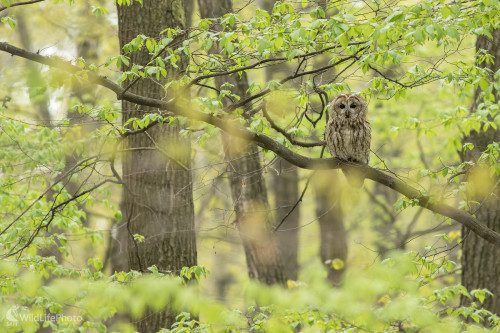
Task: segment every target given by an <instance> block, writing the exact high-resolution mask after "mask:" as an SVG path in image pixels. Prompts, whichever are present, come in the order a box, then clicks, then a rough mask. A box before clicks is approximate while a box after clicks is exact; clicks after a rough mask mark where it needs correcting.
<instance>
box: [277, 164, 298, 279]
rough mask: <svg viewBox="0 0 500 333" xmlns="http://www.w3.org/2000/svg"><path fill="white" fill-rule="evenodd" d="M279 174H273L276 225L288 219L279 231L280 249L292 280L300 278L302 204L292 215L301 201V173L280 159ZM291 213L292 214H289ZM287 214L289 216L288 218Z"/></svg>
mask: <svg viewBox="0 0 500 333" xmlns="http://www.w3.org/2000/svg"><path fill="white" fill-rule="evenodd" d="M274 168H276V169H277V170H278V172H279V174H276V173H275V172H272V178H271V181H272V190H273V191H274V207H275V209H276V214H275V216H276V223H275V224H276V225H279V224H280V223H281V221H282V220H283V219H284V218H285V217H286V220H285V221H284V222H283V224H282V225H281V226H280V228H279V229H278V231H277V236H278V237H277V238H278V248H279V251H280V254H281V258H282V260H283V269H284V271H285V274H286V276H287V277H288V279H290V280H294V281H295V280H297V279H298V278H299V262H298V256H299V218H300V204H299V205H297V207H295V209H294V210H293V211H292V212H291V213H290V210H291V209H292V208H293V206H294V205H295V204H296V203H297V201H298V200H299V172H298V170H297V167H296V166H295V165H292V164H290V163H289V162H287V161H285V160H284V159H282V158H279V159H278V160H277V161H276V163H275V164H274ZM289 213H290V214H289ZM287 214H289V215H288V216H287Z"/></svg>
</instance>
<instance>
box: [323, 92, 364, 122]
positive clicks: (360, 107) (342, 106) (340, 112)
mask: <svg viewBox="0 0 500 333" xmlns="http://www.w3.org/2000/svg"><path fill="white" fill-rule="evenodd" d="M367 112H368V105H367V104H366V101H365V100H364V99H363V98H362V97H361V96H359V95H355V94H342V95H338V96H337V97H336V98H335V99H334V100H333V102H332V104H331V106H330V116H331V117H332V118H333V117H335V118H337V119H339V118H340V119H345V120H346V121H353V120H357V119H364V118H366V113H367Z"/></svg>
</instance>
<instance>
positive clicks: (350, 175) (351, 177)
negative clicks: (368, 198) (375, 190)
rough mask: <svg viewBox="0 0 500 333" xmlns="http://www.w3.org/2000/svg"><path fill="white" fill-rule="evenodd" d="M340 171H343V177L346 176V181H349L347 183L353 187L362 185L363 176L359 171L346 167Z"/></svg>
mask: <svg viewBox="0 0 500 333" xmlns="http://www.w3.org/2000/svg"><path fill="white" fill-rule="evenodd" d="M342 172H343V173H344V175H345V178H347V182H348V183H349V185H351V186H352V187H355V188H362V187H363V183H364V181H365V177H363V175H362V174H361V172H358V171H357V170H347V169H342Z"/></svg>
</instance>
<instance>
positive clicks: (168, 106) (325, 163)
mask: <svg viewBox="0 0 500 333" xmlns="http://www.w3.org/2000/svg"><path fill="white" fill-rule="evenodd" d="M0 51H5V52H7V53H10V54H12V55H17V56H20V57H23V58H26V59H29V60H32V61H36V62H38V63H41V64H45V65H48V66H51V67H54V68H59V69H62V70H65V71H67V72H69V73H73V74H76V73H80V72H82V69H81V68H79V67H77V66H74V65H71V64H69V63H67V62H64V61H62V60H60V59H58V58H53V57H45V56H41V55H39V54H36V53H32V52H28V51H25V50H22V49H20V48H17V47H14V46H12V45H10V44H8V43H0ZM87 75H88V79H89V81H90V82H93V83H95V84H98V85H101V86H103V87H106V88H108V89H110V90H112V91H114V92H115V93H116V95H117V97H118V99H124V100H127V101H128V102H131V103H135V104H138V105H143V106H150V107H155V108H158V109H161V110H168V111H170V112H173V113H174V114H176V115H179V116H184V117H187V118H189V119H192V120H197V121H201V122H204V123H207V124H211V125H213V126H215V127H218V128H220V129H222V130H223V131H225V132H227V133H229V134H231V135H234V136H237V137H239V138H243V139H246V140H251V141H254V142H255V143H256V144H257V145H258V146H260V147H261V148H264V149H267V150H270V151H272V152H274V153H275V154H276V155H278V156H280V157H282V158H284V159H285V160H287V161H288V162H290V163H292V164H294V165H296V166H298V167H300V168H303V169H310V170H319V169H338V168H347V169H349V168H352V169H357V170H358V172H361V173H362V174H363V175H364V177H365V178H368V179H371V180H373V181H375V182H377V183H380V184H382V185H385V186H387V187H389V188H391V189H393V190H395V191H397V192H399V193H401V194H403V195H404V196H406V197H408V198H409V199H416V200H418V205H419V206H421V207H424V208H426V209H428V210H431V211H433V212H435V213H438V214H440V215H443V216H446V217H449V218H451V219H453V220H455V221H457V222H459V223H461V224H463V225H464V226H466V227H467V228H469V229H470V230H472V231H473V232H474V233H476V234H477V235H478V236H480V237H482V238H484V239H485V240H487V241H489V242H491V243H492V244H495V245H497V246H500V234H499V233H497V232H495V231H493V230H491V229H489V228H487V227H486V226H485V225H484V224H482V223H480V222H479V221H478V220H477V219H476V218H475V217H473V216H472V215H471V214H469V213H467V212H465V211H463V210H460V209H457V208H455V207H452V206H450V205H447V204H445V203H444V202H440V201H434V200H433V199H432V198H430V197H428V196H426V195H424V194H422V193H421V192H420V191H418V190H417V189H415V188H413V187H412V186H410V185H408V184H407V183H405V182H403V181H401V180H399V179H397V178H395V177H392V176H390V175H388V174H386V173H384V172H382V171H380V170H377V169H374V168H372V167H369V166H367V165H360V164H353V163H348V162H346V161H343V160H341V159H338V158H310V157H306V156H303V155H300V154H297V153H295V152H294V151H292V150H290V149H288V148H287V147H285V146H283V145H282V144H280V143H278V142H276V141H275V140H273V139H271V138H270V137H268V136H266V135H263V134H257V133H253V132H251V131H249V130H247V129H245V128H243V127H241V126H240V125H239V123H238V122H236V121H231V120H225V119H221V118H217V117H214V116H212V115H210V114H206V113H203V112H199V111H196V110H194V109H193V108H188V107H184V108H181V107H178V106H177V105H176V103H175V102H176V100H175V99H173V100H170V101H168V102H165V101H162V100H158V99H154V98H148V97H144V96H139V95H136V94H132V93H130V92H125V93H124V89H123V88H122V87H120V86H119V85H117V84H116V83H114V82H112V81H110V80H108V79H106V78H103V77H101V76H99V75H97V74H96V73H94V72H88V73H87Z"/></svg>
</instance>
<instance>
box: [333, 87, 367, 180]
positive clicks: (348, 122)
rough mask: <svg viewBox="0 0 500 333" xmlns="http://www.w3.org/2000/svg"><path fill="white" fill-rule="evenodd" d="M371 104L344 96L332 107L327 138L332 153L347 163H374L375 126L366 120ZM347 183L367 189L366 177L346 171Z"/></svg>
mask: <svg viewBox="0 0 500 333" xmlns="http://www.w3.org/2000/svg"><path fill="white" fill-rule="evenodd" d="M367 112H368V105H367V104H366V101H365V100H364V99H363V98H361V97H360V96H358V95H355V94H342V95H339V96H337V97H336V98H335V100H334V101H333V102H332V103H331V104H330V119H329V120H328V124H327V125H326V131H325V139H326V145H327V146H328V149H329V150H330V154H331V155H332V156H334V157H338V158H341V159H343V160H346V161H350V162H355V163H363V164H368V162H369V161H370V141H371V136H372V135H371V132H372V130H371V127H370V122H369V121H368V119H366V113H367ZM343 172H344V174H345V175H346V178H347V181H348V182H349V183H350V184H351V185H352V186H355V187H358V188H361V187H362V186H363V177H362V176H361V175H357V174H355V172H353V171H347V169H344V170H343Z"/></svg>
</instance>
